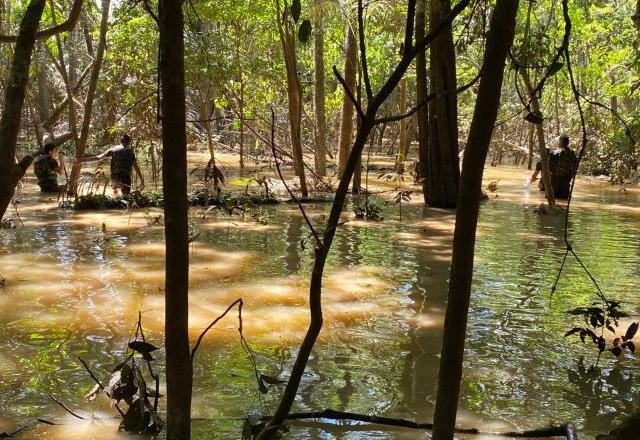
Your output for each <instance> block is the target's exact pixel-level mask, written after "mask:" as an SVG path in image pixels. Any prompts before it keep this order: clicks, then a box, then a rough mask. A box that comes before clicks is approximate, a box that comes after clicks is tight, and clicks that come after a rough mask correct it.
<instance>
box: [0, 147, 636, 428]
mask: <svg viewBox="0 0 640 440" xmlns="http://www.w3.org/2000/svg"><path fill="white" fill-rule="evenodd" d="M205 158H206V156H202V157H200V156H198V157H196V158H195V159H194V158H193V157H190V159H191V160H192V163H195V162H193V161H194V160H196V161H201V160H204V159H205ZM529 174H530V173H529V171H527V170H524V169H519V168H514V167H500V168H488V169H487V173H486V176H485V186H486V184H488V182H490V181H492V180H499V182H498V189H497V191H496V192H495V193H491V194H490V198H489V200H487V201H485V202H483V204H482V207H481V215H480V219H479V226H478V240H477V253H476V263H475V280H474V285H473V297H472V301H471V310H470V316H469V329H468V341H467V347H466V351H465V377H464V381H463V384H462V393H461V411H460V418H459V424H460V425H462V426H468V427H477V428H480V429H482V430H483V431H502V430H510V429H515V428H517V429H530V428H537V427H541V426H546V425H548V424H550V423H552V424H557V423H562V422H566V421H568V420H571V421H573V422H575V423H576V424H577V425H578V426H579V427H580V428H584V432H583V434H584V438H587V439H589V438H593V435H594V434H595V433H598V432H603V431H605V430H607V429H608V428H609V427H610V426H611V424H612V423H613V422H614V421H615V420H616V418H619V416H621V415H622V414H625V413H628V412H629V411H631V410H632V407H633V404H632V402H634V401H637V399H638V397H640V396H639V395H638V393H640V390H638V384H637V382H636V381H635V380H631V379H624V380H622V379H620V378H621V377H622V378H634V377H636V376H639V375H640V364H639V362H638V361H637V360H636V359H635V358H634V357H632V356H631V355H630V354H627V355H625V356H626V357H625V359H624V360H622V361H615V360H613V359H612V358H611V356H608V355H606V356H603V359H602V360H601V361H600V366H601V367H602V369H603V375H604V377H606V379H605V380H604V385H603V386H604V387H605V390H607V393H610V394H611V395H613V396H621V397H619V398H614V397H610V395H609V394H607V393H605V394H606V396H605V397H603V396H604V395H603V396H600V397H597V398H596V397H593V396H591V397H589V396H587V397H584V396H585V393H584V392H579V391H580V390H584V389H586V388H588V387H590V386H592V385H593V383H592V382H588V381H587V382H584V381H583V382H580V381H578V380H577V379H576V376H575V375H574V374H573V373H572V372H574V371H576V370H577V369H578V366H577V365H578V360H579V359H580V357H584V362H585V363H586V364H587V365H591V364H593V363H594V362H595V359H596V356H595V353H594V351H593V349H592V347H590V346H583V345H582V344H581V343H579V342H577V340H570V339H565V338H564V337H563V335H564V332H565V331H566V330H567V329H568V328H571V327H572V326H575V325H581V324H582V323H581V322H580V320H579V319H578V320H576V319H574V317H572V316H570V315H567V314H566V310H568V309H570V308H573V307H578V306H581V307H585V306H589V305H591V304H592V303H593V301H594V300H595V295H594V289H593V287H592V285H591V284H590V280H589V279H588V277H587V276H586V275H585V274H584V273H583V272H582V271H581V269H580V267H579V265H578V264H577V263H576V262H575V261H574V260H571V259H570V260H569V261H568V262H567V265H566V274H565V277H563V278H562V279H561V280H560V283H559V285H558V290H557V292H556V293H555V294H554V296H553V298H552V297H551V295H550V286H551V284H552V283H553V280H554V278H555V274H556V271H557V269H558V267H559V264H560V261H561V258H562V255H563V252H564V244H563V240H562V232H563V226H564V215H563V214H564V211H563V208H562V206H561V208H560V209H558V210H556V211H554V212H550V213H548V214H539V213H536V212H534V208H535V207H537V206H538V205H539V204H540V203H541V202H542V196H541V194H540V193H539V192H538V191H537V189H535V188H530V189H526V188H524V186H523V183H524V181H525V179H526V178H527V177H528V176H529ZM378 185H379V186H380V188H378V189H380V190H381V191H382V190H384V191H387V190H389V188H390V184H387V183H384V184H383V183H379V184H378ZM404 185H405V186H406V187H410V186H411V185H410V182H405V183H404ZM576 188H577V190H576V197H575V200H574V204H573V206H574V208H573V209H574V211H573V214H572V220H571V225H570V226H571V228H570V237H571V239H572V241H573V243H574V248H575V249H576V251H577V252H578V253H579V255H581V257H582V258H583V260H584V262H585V264H587V266H588V267H589V268H590V269H591V270H592V271H593V273H594V276H596V278H597V279H598V280H599V281H600V282H601V285H602V286H604V288H605V290H606V292H608V293H609V292H610V294H611V296H612V297H614V298H616V299H621V300H623V303H624V309H625V311H627V312H629V313H630V314H631V315H632V317H631V318H629V320H623V322H622V323H621V329H624V328H626V326H627V325H628V322H631V321H630V320H634V319H637V316H640V294H638V292H640V281H639V280H638V277H637V274H638V273H639V272H640V238H639V237H638V234H637V231H638V227H639V226H640V211H639V210H638V205H639V203H638V201H639V197H640V192H639V191H638V190H637V188H635V187H633V188H631V187H630V188H628V189H627V192H626V193H625V192H618V191H617V189H616V188H615V187H613V188H612V187H609V186H608V185H607V184H606V183H604V182H601V181H597V180H594V179H580V180H579V182H578V184H577V187H576ZM32 189H33V184H32V182H29V183H28V184H27V185H26V186H25V187H24V189H23V203H22V204H21V206H20V212H21V216H22V220H23V221H24V226H23V227H18V228H17V229H14V230H3V231H0V277H4V278H6V285H5V287H4V288H2V289H1V290H0V325H2V327H3V333H2V336H0V413H1V414H3V416H1V417H0V430H7V429H11V428H12V427H13V426H15V425H16V424H19V423H20V422H24V421H26V420H29V419H31V418H33V417H49V418H51V419H55V420H61V421H63V422H64V423H65V425H64V426H59V427H51V426H40V427H37V428H35V429H34V430H33V431H31V432H30V434H26V435H24V436H23V438H51V439H54V440H57V439H60V440H61V439H71V438H82V439H85V438H86V439H92V438H96V439H98V438H100V439H105V438H106V439H108V438H131V437H126V436H119V435H118V434H117V433H116V432H115V431H116V424H117V421H112V420H94V421H92V422H91V423H85V422H83V421H75V420H70V419H68V418H67V416H68V415H67V414H66V413H65V412H64V411H62V409H61V408H60V407H59V406H57V405H56V404H55V403H53V402H52V401H51V399H49V397H48V396H47V394H48V393H52V394H53V395H55V396H57V397H59V398H61V399H62V400H63V401H65V403H67V404H69V405H70V406H71V407H73V408H74V409H76V410H78V411H79V412H81V413H82V414H84V415H87V416H89V417H91V416H92V415H93V417H95V418H104V417H111V416H112V415H113V409H111V408H110V407H109V403H108V401H107V400H106V399H104V398H99V399H97V400H96V401H95V402H92V403H91V404H87V403H85V402H84V394H86V392H87V391H88V390H89V389H90V388H91V386H92V381H91V379H90V378H89V377H88V376H87V374H86V372H85V371H84V370H83V368H82V366H81V365H79V363H78V362H77V360H76V357H77V356H82V357H83V359H86V360H87V361H88V362H89V364H90V365H91V366H92V368H93V369H94V371H96V372H98V374H99V375H100V377H103V378H106V377H107V376H108V374H109V371H110V370H111V369H112V368H113V366H114V365H116V364H118V363H119V362H121V361H122V357H123V353H124V348H125V346H126V343H127V341H128V340H129V338H130V335H131V332H132V330H133V327H134V325H135V322H136V319H137V314H138V311H141V312H142V320H143V324H144V327H145V329H146V334H147V337H148V339H149V340H150V341H151V342H153V343H154V344H156V345H158V346H162V345H163V342H162V341H163V335H162V332H163V327H164V285H163V283H164V270H165V268H164V261H165V259H164V256H165V249H164V244H163V237H162V234H163V227H162V226H161V225H153V226H149V224H148V223H149V222H148V218H146V217H145V213H144V211H141V210H133V211H131V212H130V211H101V212H76V213H74V212H69V211H64V210H59V209H58V208H57V207H56V203H55V200H53V201H49V198H46V197H44V198H43V197H40V196H36V195H33V194H31V193H30V191H32ZM413 189H414V190H416V189H417V188H413ZM385 194H387V193H385ZM496 196H497V197H496ZM383 197H385V198H387V195H384V196H383ZM378 201H379V202H380V205H381V206H382V209H383V212H382V214H383V217H384V218H385V220H383V221H380V222H371V221H368V222H367V221H362V220H355V219H354V216H353V213H352V211H351V209H350V208H348V209H346V210H345V212H344V213H343V214H342V218H343V220H345V221H346V223H345V224H343V225H341V226H340V227H339V228H338V231H337V235H336V239H335V241H334V245H333V248H332V250H331V253H330V255H329V259H328V262H327V270H326V275H325V279H324V283H323V286H324V290H323V303H324V323H325V326H324V328H323V331H322V333H321V335H320V339H319V341H318V343H317V346H316V347H315V349H314V351H313V353H312V357H311V359H310V363H309V368H308V370H307V372H306V373H305V377H304V379H303V383H302V386H301V389H300V395H299V399H298V400H297V402H296V406H295V408H294V409H295V410H296V411H297V410H321V409H324V408H327V407H332V408H336V409H340V410H346V411H355V412H364V413H375V414H381V415H388V416H392V417H402V418H410V419H415V420H418V421H422V422H424V421H430V420H431V418H432V416H433V402H434V399H435V392H436V388H437V384H436V381H437V368H438V362H439V356H440V353H439V352H440V344H441V337H442V327H443V321H444V312H445V308H446V295H447V289H448V279H449V265H450V260H451V240H452V235H453V228H454V220H455V219H454V214H453V213H452V212H451V211H447V210H438V209H430V208H424V207H423V206H421V196H420V195H419V194H414V195H413V197H412V200H411V203H409V204H406V206H405V205H403V206H402V217H400V212H399V207H398V206H397V205H396V204H394V203H390V202H388V200H387V202H385V201H383V200H380V199H378ZM561 205H562V204H561ZM306 208H307V210H308V214H309V217H310V219H311V222H312V223H313V224H314V225H316V226H318V227H320V228H321V227H322V225H323V223H324V221H325V220H326V215H327V210H328V208H329V206H328V204H309V205H306ZM153 213H154V215H157V214H159V213H160V211H159V210H158V211H157V212H156V211H153ZM191 220H192V234H193V236H194V237H195V239H194V242H193V243H192V244H191V246H190V256H191V266H190V322H189V328H190V336H191V340H192V341H195V339H196V338H197V336H198V335H199V334H200V332H201V331H202V330H203V329H204V328H205V327H206V326H207V325H208V324H209V323H210V322H211V321H212V320H213V319H214V318H215V317H217V316H218V315H219V314H221V313H222V312H223V311H224V310H225V309H226V308H227V307H228V306H229V305H230V304H231V303H232V302H233V301H235V300H236V299H238V298H242V299H243V301H244V307H243V315H242V317H243V331H244V335H245V337H246V338H247V340H248V342H249V344H250V346H251V349H252V352H253V353H252V354H253V356H254V357H255V359H256V361H257V364H258V368H259V370H260V372H261V373H263V374H268V375H270V376H274V377H278V378H280V379H286V377H287V375H288V372H289V371H290V368H291V364H292V362H293V359H294V358H295V355H296V353H297V347H298V345H299V343H300V341H301V339H302V337H303V335H304V332H305V330H306V328H307V325H308V320H309V312H308V309H307V307H308V306H307V304H308V296H309V281H308V276H309V273H310V268H311V264H312V258H313V241H312V237H311V236H310V234H309V232H308V230H307V227H306V224H305V221H304V219H303V218H302V216H301V215H300V214H299V212H298V210H297V208H296V206H295V205H290V204H282V205H278V206H276V207H263V208H252V209H249V210H247V212H245V213H244V215H243V216H239V215H233V216H229V215H228V214H226V213H224V212H218V211H210V212H207V213H206V215H205V216H204V218H203V211H197V212H196V211H194V215H192V219H191ZM103 224H104V226H105V230H106V232H105V231H103V227H102V225H103ZM237 328H238V312H237V309H234V310H231V311H230V312H229V314H228V316H226V317H225V318H224V319H223V320H222V321H220V322H219V323H218V324H217V325H216V327H214V328H213V329H212V330H211V332H209V333H208V335H207V336H206V338H205V339H204V341H203V345H202V347H201V348H200V349H199V351H198V355H197V356H196V362H195V366H194V368H195V376H194V377H195V385H194V405H193V415H194V417H196V418H197V420H195V421H194V438H196V439H208V438H212V435H213V434H212V433H215V438H222V439H236V440H237V439H238V438H239V432H240V429H241V421H240V420H239V419H238V418H242V417H243V416H245V415H246V414H247V413H248V412H252V413H256V412H264V411H267V412H268V411H271V410H272V409H273V407H274V405H275V403H276V401H277V397H278V396H279V395H280V392H281V390H282V386H281V385H270V386H269V393H268V394H266V395H261V394H259V393H258V391H257V387H256V383H255V376H254V373H253V371H252V369H251V366H250V363H249V360H248V357H247V353H245V352H244V351H243V349H242V348H241V346H240V344H239V336H238V330H237ZM622 331H623V330H620V331H619V333H620V332H622ZM606 336H607V338H610V337H612V336H613V334H610V335H609V334H607V335H606ZM156 357H157V359H158V365H159V366H161V365H162V362H163V360H164V352H163V350H159V351H158V352H157V356H156ZM161 372H162V371H161ZM580 380H582V379H580ZM625 381H626V382H625ZM621 384H622V385H624V384H628V385H624V387H623V386H622V385H621ZM625 387H626V388H625ZM581 396H582V397H581ZM288 438H295V439H314V438H328V439H329V438H335V439H343V440H346V439H365V438H366V439H373V438H378V439H427V438H429V435H428V433H426V432H424V431H412V430H406V429H405V430H403V429H391V428H389V429H387V428H384V429H382V428H380V427H367V426H362V425H358V426H351V427H348V426H341V425H340V424H338V423H336V424H334V425H330V426H325V428H324V429H323V430H319V428H318V426H317V425H313V424H295V426H293V427H292V433H291V434H290V435H289V436H288ZM460 438H465V437H460ZM467 438H486V439H488V438H491V437H467ZM581 438H583V437H581Z"/></svg>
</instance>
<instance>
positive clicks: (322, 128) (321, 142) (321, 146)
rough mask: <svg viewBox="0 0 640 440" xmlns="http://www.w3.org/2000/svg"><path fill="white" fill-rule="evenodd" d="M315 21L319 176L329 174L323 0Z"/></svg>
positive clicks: (315, 88) (319, 2) (319, 3)
mask: <svg viewBox="0 0 640 440" xmlns="http://www.w3.org/2000/svg"><path fill="white" fill-rule="evenodd" d="M315 4H316V10H315V23H314V26H313V28H314V34H313V45H314V51H313V60H314V67H315V72H314V93H313V101H314V106H313V109H314V112H315V119H316V130H315V140H316V148H315V168H316V174H317V175H318V176H321V177H324V176H326V175H327V117H326V113H325V103H324V101H325V87H324V80H325V78H324V35H323V32H324V29H323V17H322V14H323V11H322V4H321V0H315Z"/></svg>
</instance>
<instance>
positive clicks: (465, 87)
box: [374, 71, 482, 125]
mask: <svg viewBox="0 0 640 440" xmlns="http://www.w3.org/2000/svg"><path fill="white" fill-rule="evenodd" d="M481 76H482V71H480V72H478V74H477V75H476V76H475V78H473V79H472V80H471V81H470V82H468V83H467V84H465V85H463V86H460V87H458V88H457V89H456V90H454V91H446V92H444V93H442V94H441V95H442V96H447V95H452V94H456V95H457V94H460V93H462V92H464V91H465V90H468V89H469V88H470V87H471V86H473V85H474V84H475V83H476V82H478V80H479V79H480V77H481ZM436 96H438V94H437V93H430V94H428V95H427V97H426V98H425V99H424V100H423V101H422V102H421V103H419V104H418V105H416V106H414V107H412V108H411V109H409V111H407V112H406V113H402V114H400V115H394V116H387V117H384V118H379V119H376V120H375V121H374V124H376V125H378V124H388V123H389V122H396V121H400V120H402V119H405V118H409V117H411V116H413V115H414V114H415V113H416V112H417V111H418V110H420V109H421V108H422V107H424V106H425V105H427V104H428V103H429V101H431V100H432V99H434V98H435V97H436Z"/></svg>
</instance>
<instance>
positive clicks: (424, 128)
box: [416, 0, 429, 203]
mask: <svg viewBox="0 0 640 440" xmlns="http://www.w3.org/2000/svg"><path fill="white" fill-rule="evenodd" d="M425 9H426V1H424V0H419V1H418V2H417V4H416V41H420V40H421V39H423V38H424V34H425V31H426V25H427V18H426V11H425ZM428 94H429V89H428V86H427V56H426V54H425V53H424V52H421V53H419V54H418V56H416V102H417V103H421V102H424V100H425V99H427V95H428ZM417 119H418V169H417V170H416V172H417V174H418V180H419V181H421V182H422V194H423V197H424V202H425V203H427V200H428V197H427V191H428V185H427V163H428V162H429V110H428V107H427V106H425V105H423V106H422V107H420V108H419V109H418V112H417Z"/></svg>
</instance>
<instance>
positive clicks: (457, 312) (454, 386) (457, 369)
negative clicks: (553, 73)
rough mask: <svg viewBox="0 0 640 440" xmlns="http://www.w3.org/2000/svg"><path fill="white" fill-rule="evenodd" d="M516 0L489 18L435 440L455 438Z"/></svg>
mask: <svg viewBox="0 0 640 440" xmlns="http://www.w3.org/2000/svg"><path fill="white" fill-rule="evenodd" d="M517 11H518V0H498V1H497V3H496V6H495V9H494V11H493V15H492V17H491V25H490V30H489V34H488V36H487V44H486V49H485V54H484V61H483V64H482V72H483V75H482V78H481V79H480V84H479V86H478V96H477V98H476V105H475V109H474V113H473V119H472V120H471V127H470V129H469V137H468V139H467V147H466V148H465V153H464V160H463V165H462V176H461V185H460V194H459V198H458V208H457V211H456V226H455V230H454V235H453V257H452V262H451V277H450V280H451V281H450V282H449V294H448V301H447V311H446V315H445V323H444V339H443V344H442V355H441V357H440V370H439V374H438V394H437V399H436V408H435V414H434V430H433V440H451V439H453V434H454V428H455V422H456V413H457V410H458V398H459V395H460V382H461V380H462V360H463V354H464V343H465V336H466V329H467V316H468V313H469V300H470V297H471V282H472V279H473V257H474V251H475V239H476V226H477V223H478V212H479V210H480V192H481V189H482V175H483V172H484V164H485V160H486V158H487V151H488V150H489V144H490V142H491V136H492V133H493V127H494V124H495V122H496V118H497V115H498V107H499V105H500V94H501V88H502V80H503V77H504V66H505V61H506V58H507V54H508V52H509V49H510V48H511V44H512V43H513V36H514V33H515V25H516V23H515V21H516V14H517Z"/></svg>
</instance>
